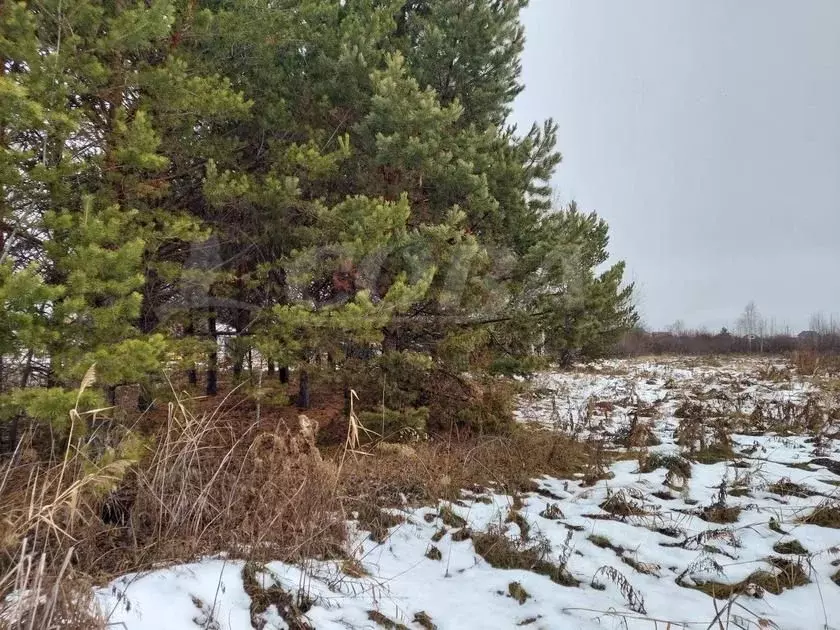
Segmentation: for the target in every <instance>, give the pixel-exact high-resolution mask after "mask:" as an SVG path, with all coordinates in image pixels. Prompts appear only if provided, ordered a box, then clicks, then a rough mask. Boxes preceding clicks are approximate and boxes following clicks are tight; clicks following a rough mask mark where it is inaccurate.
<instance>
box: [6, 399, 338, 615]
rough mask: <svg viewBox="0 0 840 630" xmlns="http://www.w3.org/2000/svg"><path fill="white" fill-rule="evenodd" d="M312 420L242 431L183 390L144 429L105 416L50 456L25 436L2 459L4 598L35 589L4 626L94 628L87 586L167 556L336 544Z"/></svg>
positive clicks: (317, 553) (333, 502)
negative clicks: (150, 429) (142, 434)
mask: <svg viewBox="0 0 840 630" xmlns="http://www.w3.org/2000/svg"><path fill="white" fill-rule="evenodd" d="M74 422H76V423H79V424H76V425H75V426H79V425H80V424H81V423H83V422H85V420H84V419H82V418H81V417H80V416H79V415H78V414H76V416H75V418H74ZM305 425H306V422H305V421H302V426H301V429H300V430H298V431H290V430H288V429H287V428H285V426H277V427H276V429H275V430H273V431H265V430H262V429H260V428H259V426H258V424H257V423H256V422H254V423H253V424H252V425H250V426H246V427H244V428H243V427H242V426H241V425H234V424H232V423H231V421H230V420H229V419H228V417H227V416H226V414H225V413H224V409H223V404H222V405H220V406H219V407H218V408H217V409H216V410H214V411H212V412H210V413H205V414H202V415H195V414H193V413H192V412H191V411H190V410H189V408H188V405H187V403H186V401H182V400H179V399H177V398H176V401H175V402H174V403H172V404H170V405H169V408H168V413H167V416H166V420H165V422H164V423H162V426H161V427H160V428H159V430H158V432H157V433H156V435H154V436H153V437H150V438H144V439H142V440H141V439H139V438H138V437H137V436H136V435H133V434H131V433H130V432H127V431H125V430H124V429H122V428H120V427H114V428H109V426H108V423H102V427H104V428H102V429H101V430H100V431H95V432H91V431H90V430H88V431H87V432H85V431H81V430H79V431H76V430H74V431H71V433H70V435H71V436H73V437H71V439H70V440H69V441H68V442H67V444H66V447H65V448H64V449H63V456H59V457H55V458H42V459H39V458H38V457H37V456H36V455H35V452H34V450H33V449H32V448H30V446H29V442H27V441H22V442H21V444H20V445H19V448H18V452H17V453H16V454H15V456H13V457H11V458H9V459H8V460H6V461H4V462H2V463H0V514H2V515H3V518H2V519H0V601H3V600H4V599H5V598H6V597H7V596H8V595H9V594H10V593H15V592H25V589H29V591H30V592H32V593H40V594H41V595H39V596H37V597H34V596H33V597H31V598H27V599H25V600H19V601H17V602H14V608H13V609H12V610H11V612H10V611H9V610H7V609H5V608H4V610H3V615H4V616H3V621H2V624H5V625H6V626H7V627H8V628H14V629H15V630H17V628H36V627H37V628H46V629H48V628H52V627H62V628H65V627H67V628H72V627H74V626H73V625H72V624H71V621H73V620H74V619H75V617H79V618H80V619H81V621H79V622H78V623H77V626H76V627H79V628H81V627H85V628H96V627H97V623H98V622H97V621H96V620H95V610H92V609H91V610H88V609H89V608H91V607H90V606H88V605H87V602H89V596H90V593H92V590H91V587H92V585H93V584H94V583H100V584H101V583H102V582H104V581H106V580H108V579H110V578H112V577H114V576H115V575H119V574H123V573H126V572H129V571H133V570H141V569H144V568H148V567H150V566H152V565H159V564H161V563H169V562H186V561H189V560H191V559H194V558H196V557H199V556H202V555H205V554H212V553H216V552H221V551H224V552H227V553H229V554H230V555H232V556H235V557H236V556H238V557H244V558H247V559H252V560H259V559H262V558H269V557H270V558H271V559H286V560H289V561H295V560H300V559H303V558H312V557H329V556H336V555H338V554H340V553H341V549H342V544H343V540H344V536H345V527H344V517H343V511H342V503H341V502H340V501H339V500H338V497H337V494H336V488H337V486H338V479H337V469H336V466H335V465H334V464H332V463H330V462H324V461H322V459H321V457H320V455H319V453H318V451H317V449H316V448H315V446H314V441H313V436H312V433H311V430H309V427H307V426H305ZM152 444H154V445H155V446H154V448H152V447H151V445H152ZM21 589H24V590H21ZM6 608H8V607H6ZM10 619H11V621H9V620H10ZM33 620H34V621H33ZM29 623H31V625H26V624H29ZM10 624H11V625H10Z"/></svg>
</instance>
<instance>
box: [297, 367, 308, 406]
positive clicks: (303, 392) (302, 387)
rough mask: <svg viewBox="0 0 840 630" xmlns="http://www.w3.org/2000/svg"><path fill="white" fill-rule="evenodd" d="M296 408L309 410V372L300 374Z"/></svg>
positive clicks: (303, 371) (302, 371) (304, 371)
mask: <svg viewBox="0 0 840 630" xmlns="http://www.w3.org/2000/svg"><path fill="white" fill-rule="evenodd" d="M297 406H298V407H299V408H300V409H309V372H307V371H306V370H301V372H300V384H299V385H298V400H297Z"/></svg>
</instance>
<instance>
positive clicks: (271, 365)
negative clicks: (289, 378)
mask: <svg viewBox="0 0 840 630" xmlns="http://www.w3.org/2000/svg"><path fill="white" fill-rule="evenodd" d="M266 372H267V373H268V375H269V376H274V359H269V360H268V365H267V366H266Z"/></svg>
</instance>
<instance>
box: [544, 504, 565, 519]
mask: <svg viewBox="0 0 840 630" xmlns="http://www.w3.org/2000/svg"><path fill="white" fill-rule="evenodd" d="M540 516H542V517H543V518H545V519H548V520H550V521H559V520H560V519H563V518H566V515H565V514H563V510H561V509H560V508H559V507H558V506H557V504H556V503H549V504H548V505H546V506H545V509H544V510H543V511H542V512H540Z"/></svg>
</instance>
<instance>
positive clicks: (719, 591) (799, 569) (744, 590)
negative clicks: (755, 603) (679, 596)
mask: <svg viewBox="0 0 840 630" xmlns="http://www.w3.org/2000/svg"><path fill="white" fill-rule="evenodd" d="M768 562H769V563H770V564H771V565H773V567H774V568H775V569H776V571H775V572H772V571H767V570H764V569H761V570H758V571H755V572H753V573H751V574H750V575H749V576H748V577H747V578H746V579H744V580H741V581H740V582H735V583H733V584H724V583H721V582H702V583H697V584H694V585H687V584H685V583H683V582H682V581H679V582H678V583H679V584H680V585H681V586H688V587H689V588H694V589H697V590H699V591H702V592H703V593H706V595H708V596H710V597H714V598H715V599H730V598H732V597H733V596H737V595H750V596H752V597H763V596H764V593H765V592H766V593H772V594H773V595H779V594H781V593H782V592H783V591H784V590H785V589H792V588H796V587H797V586H804V585H806V584H809V583H810V582H811V580H810V578H809V577H808V573H807V572H806V571H805V569H804V567H803V565H802V562H801V561H799V560H789V559H787V558H769V559H768Z"/></svg>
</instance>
